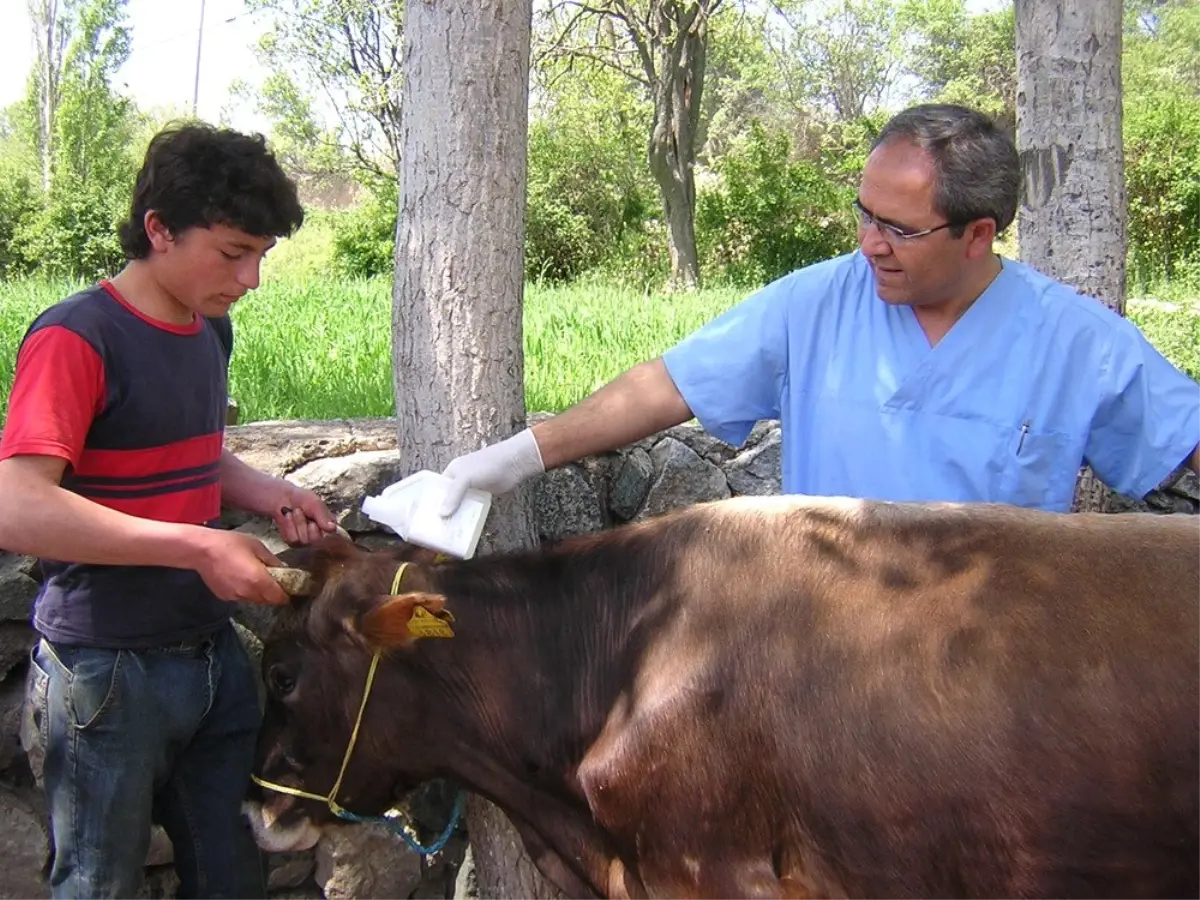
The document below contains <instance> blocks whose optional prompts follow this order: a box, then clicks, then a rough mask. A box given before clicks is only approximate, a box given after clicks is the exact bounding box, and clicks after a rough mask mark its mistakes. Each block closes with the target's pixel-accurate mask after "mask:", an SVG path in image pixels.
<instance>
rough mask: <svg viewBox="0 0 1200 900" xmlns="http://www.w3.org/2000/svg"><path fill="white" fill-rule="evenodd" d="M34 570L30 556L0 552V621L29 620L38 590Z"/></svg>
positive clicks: (33, 562) (34, 562) (35, 568)
mask: <svg viewBox="0 0 1200 900" xmlns="http://www.w3.org/2000/svg"><path fill="white" fill-rule="evenodd" d="M36 570H37V561H36V560H35V559H33V558H32V557H29V556H16V555H14V554H11V553H0V621H5V622H7V621H13V622H28V621H29V619H30V616H31V615H32V614H33V600H34V598H35V597H36V596H37V592H38V583H37V581H35V580H34V578H33V573H34V572H36Z"/></svg>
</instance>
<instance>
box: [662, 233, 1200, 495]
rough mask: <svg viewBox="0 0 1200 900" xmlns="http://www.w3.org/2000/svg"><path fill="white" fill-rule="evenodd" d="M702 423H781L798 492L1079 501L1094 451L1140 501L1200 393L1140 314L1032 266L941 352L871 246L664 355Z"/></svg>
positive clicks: (987, 301) (1010, 278) (1182, 450)
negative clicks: (880, 269)
mask: <svg viewBox="0 0 1200 900" xmlns="http://www.w3.org/2000/svg"><path fill="white" fill-rule="evenodd" d="M663 358H664V361H665V363H666V366H667V371H668V372H669V373H670V375H671V378H672V379H674V381H675V384H676V386H677V387H678V388H679V391H680V393H682V394H683V397H684V399H685V400H686V401H687V403H688V406H689V407H690V408H691V410H692V412H693V413H694V414H695V416H696V418H697V419H698V420H699V421H700V423H701V424H702V425H703V426H704V427H705V428H706V429H707V430H708V431H709V432H710V433H712V434H713V435H715V436H716V437H718V438H720V439H721V440H723V441H725V442H727V443H730V444H733V445H734V446H738V445H740V444H742V443H743V442H744V441H745V439H746V437H747V435H748V434H749V432H750V429H751V428H752V427H753V425H754V423H755V422H756V421H758V420H760V419H779V420H780V424H781V430H782V437H783V473H782V474H783V490H784V492H785V493H804V494H818V495H830V496H833V495H842V496H851V497H864V498H871V499H879V500H959V501H989V502H1000V503H1009V504H1014V505H1017V506H1028V507H1036V508H1041V509H1048V510H1056V511H1064V512H1065V511H1067V510H1069V509H1070V505H1071V499H1072V495H1073V493H1074V488H1075V480H1076V476H1077V474H1078V470H1079V467H1080V465H1081V464H1082V461H1083V460H1085V459H1086V460H1087V461H1088V462H1089V463H1090V464H1091V465H1092V468H1093V469H1095V471H1096V473H1097V474H1098V475H1099V476H1100V477H1101V478H1102V479H1103V480H1104V482H1105V483H1106V484H1108V485H1109V486H1110V487H1112V488H1114V489H1115V490H1117V491H1119V492H1121V493H1123V494H1127V495H1131V496H1135V497H1142V496H1144V495H1145V494H1147V493H1148V492H1149V491H1150V490H1152V489H1153V488H1154V487H1155V486H1156V485H1157V484H1158V483H1159V482H1160V481H1162V479H1163V478H1165V477H1166V476H1167V475H1168V474H1169V473H1170V472H1171V470H1172V469H1173V468H1174V467H1175V466H1177V465H1179V463H1180V462H1182V461H1183V460H1184V459H1185V458H1186V457H1187V455H1188V454H1189V453H1191V452H1192V450H1193V448H1195V446H1196V444H1197V442H1200V386H1198V385H1197V384H1196V382H1195V381H1192V380H1191V379H1190V378H1188V377H1187V376H1186V375H1184V374H1182V373H1181V372H1179V371H1178V370H1177V369H1175V368H1174V367H1173V366H1172V365H1171V364H1170V363H1169V362H1167V361H1166V360H1165V359H1164V358H1163V357H1162V355H1161V354H1160V353H1159V352H1158V351H1157V350H1155V349H1154V347H1152V346H1151V345H1150V343H1149V342H1148V341H1146V339H1145V338H1144V337H1143V336H1142V334H1141V332H1140V331H1138V329H1137V328H1136V326H1134V325H1133V324H1132V323H1131V322H1129V321H1127V320H1125V319H1122V318H1121V317H1120V316H1118V315H1116V314H1115V313H1113V312H1111V311H1110V310H1108V309H1107V308H1106V307H1105V306H1104V305H1103V304H1101V303H1099V302H1097V301H1096V300H1093V299H1091V298H1089V297H1084V296H1082V295H1080V294H1078V293H1077V292H1076V291H1074V290H1073V289H1071V288H1068V287H1066V286H1065V285H1062V284H1059V283H1058V282H1055V281H1053V280H1051V279H1049V278H1047V277H1046V276H1044V275H1042V274H1041V273H1039V272H1037V271H1036V270H1034V269H1031V268H1029V267H1028V266H1025V265H1022V264H1021V263H1017V262H1012V261H1009V260H1003V268H1002V271H1001V272H1000V274H999V275H998V276H997V277H996V279H995V281H993V282H992V284H991V285H990V286H989V287H988V289H987V290H986V291H984V293H983V294H982V295H981V296H980V297H979V299H978V300H976V301H975V303H974V304H972V306H971V307H970V308H969V309H968V310H967V311H966V312H965V313H964V314H963V316H962V318H961V319H959V321H958V322H956V323H955V325H954V326H953V327H952V328H951V329H950V331H949V332H948V333H947V334H946V335H945V337H943V338H942V340H941V341H940V342H938V344H937V345H936V346H934V347H930V346H929V341H928V339H927V338H926V337H925V333H924V332H923V331H922V330H921V326H920V325H919V324H918V322H917V319H916V317H915V316H914V314H913V311H912V309H911V308H910V307H908V306H895V305H891V304H888V303H885V302H884V301H882V300H880V299H879V297H878V296H877V295H876V293H875V282H874V278H873V276H872V273H871V268H870V266H869V264H868V263H867V261H866V259H865V258H864V257H863V256H862V254H861V253H858V252H855V253H853V254H850V255H847V256H842V257H838V258H836V259H832V260H829V261H827V262H823V263H819V264H817V265H814V266H810V267H808V268H805V269H801V270H799V271H797V272H793V273H792V274H790V275H787V276H785V277H784V278H781V279H779V280H778V281H776V282H773V283H772V284H770V285H768V286H766V287H765V288H763V289H762V290H760V291H758V292H757V293H755V294H753V295H751V296H750V297H749V298H747V299H746V300H745V301H743V302H742V303H741V304H739V305H738V306H736V307H735V308H733V309H731V310H730V311H728V312H727V313H725V314H723V315H722V316H720V317H718V318H717V319H714V320H713V321H712V322H710V323H709V324H707V325H705V326H704V327H703V328H701V329H700V330H699V331H697V332H696V333H694V334H692V335H690V336H689V337H688V338H686V339H685V340H683V341H682V342H681V343H679V344H678V345H676V346H675V347H673V348H671V349H670V350H668V351H667V352H666V353H665V354H664V357H663Z"/></svg>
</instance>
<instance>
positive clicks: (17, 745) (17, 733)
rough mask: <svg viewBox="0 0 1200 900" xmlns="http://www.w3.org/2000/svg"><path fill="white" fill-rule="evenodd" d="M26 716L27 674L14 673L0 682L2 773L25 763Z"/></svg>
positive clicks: (0, 767)
mask: <svg viewBox="0 0 1200 900" xmlns="http://www.w3.org/2000/svg"><path fill="white" fill-rule="evenodd" d="M24 715H25V673H24V672H23V671H22V672H19V673H13V675H12V677H10V678H6V679H4V681H2V682H0V772H5V771H7V770H8V768H9V766H11V765H12V764H13V760H14V759H18V758H20V759H21V761H22V762H24V758H25V750H24V748H22V746H21V718H22V716H24ZM0 868H2V866H0Z"/></svg>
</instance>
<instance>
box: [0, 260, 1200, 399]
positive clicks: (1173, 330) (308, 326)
mask: <svg viewBox="0 0 1200 900" xmlns="http://www.w3.org/2000/svg"><path fill="white" fill-rule="evenodd" d="M82 286H83V285H82V283H80V282H76V281H67V280H57V281H50V280H46V279H40V278H39V279H28V280H23V281H19V282H7V283H6V282H0V420H2V419H3V416H4V414H5V412H6V404H7V399H8V392H9V389H10V387H11V385H12V375H13V366H14V364H15V361H16V349H17V346H18V344H19V342H20V339H21V336H22V335H23V334H24V333H25V329H26V328H28V326H29V323H30V322H31V321H32V320H33V318H34V317H35V316H36V315H37V314H38V313H40V312H41V311H42V310H44V309H46V308H47V307H48V306H50V305H51V304H53V303H56V302H57V301H59V300H61V299H64V298H65V297H68V296H69V295H70V294H72V293H74V292H75V291H76V290H78V289H79V288H80V287H82ZM746 293H747V291H746V290H741V289H731V288H726V289H708V290H704V291H698V292H695V293H689V294H667V295H662V294H648V293H645V292H642V291H637V290H630V289H622V288H619V287H616V286H614V285H612V284H604V283H595V284H590V285H586V286H584V285H579V284H576V285H568V286H549V285H536V284H531V285H528V286H527V287H526V292H525V322H524V329H525V403H526V407H527V408H528V409H530V410H546V411H552V412H557V411H560V410H562V409H565V408H566V407H568V406H570V405H571V404H573V403H576V402H578V401H579V400H581V399H582V398H583V397H585V396H587V395H588V394H589V393H591V392H592V391H593V390H595V389H596V388H598V387H600V386H601V385H603V384H605V383H607V382H608V381H611V380H612V379H613V378H615V377H616V376H617V375H619V374H621V373H622V372H624V371H625V370H626V369H628V368H630V367H631V366H633V365H635V364H636V363H639V362H641V361H643V360H646V359H651V358H653V357H655V356H657V355H659V354H661V353H662V352H663V351H664V350H666V349H667V348H668V347H670V346H672V345H673V344H675V343H676V342H677V341H679V340H680V339H682V338H683V337H684V336H686V335H688V334H690V333H691V332H692V331H694V330H695V329H696V328H698V327H700V326H701V325H703V324H704V323H705V322H707V321H709V320H711V319H712V318H714V317H715V316H717V315H719V314H720V313H722V312H724V311H725V310H727V309H729V308H730V307H731V306H733V305H734V304H735V303H737V302H738V301H740V300H741V299H742V298H743V297H744V296H745V295H746ZM1129 317H1130V319H1131V320H1133V321H1134V322H1135V323H1136V324H1137V325H1138V326H1139V327H1140V328H1141V329H1142V330H1143V332H1144V333H1145V334H1146V336H1147V338H1149V340H1150V341H1151V343H1153V344H1154V345H1155V346H1156V347H1158V348H1159V349H1160V350H1161V351H1162V352H1163V353H1164V354H1165V355H1166V356H1167V358H1168V359H1170V360H1171V361H1172V362H1173V363H1174V364H1175V365H1177V366H1179V367H1180V368H1181V369H1183V370H1184V371H1186V372H1187V373H1188V374H1189V375H1191V377H1193V378H1196V379H1198V380H1200V315H1197V313H1196V312H1195V311H1194V310H1193V309H1192V308H1191V307H1179V308H1174V309H1172V308H1169V307H1164V306H1162V305H1156V304H1145V303H1142V304H1139V303H1131V304H1130V309H1129ZM233 319H234V327H235V329H236V333H237V341H236V349H235V351H234V355H233V361H232V364H231V371H230V379H231V392H232V394H233V396H234V397H236V399H237V400H238V403H239V406H240V408H241V413H242V417H243V421H260V420H263V419H281V418H302V419H333V418H344V417H348V416H386V415H391V414H392V413H393V411H394V405H393V402H392V381H391V282H390V280H389V279H386V278H375V279H369V280H365V279H340V280H332V279H329V278H325V279H314V278H305V279H303V280H297V279H295V278H293V277H291V276H289V275H285V274H283V273H280V277H278V278H275V279H271V280H267V281H264V282H263V286H262V288H260V289H259V290H257V291H255V292H254V293H253V294H251V295H250V296H248V297H246V298H245V299H244V300H242V301H241V302H239V303H238V304H237V306H235V307H234V310H233Z"/></svg>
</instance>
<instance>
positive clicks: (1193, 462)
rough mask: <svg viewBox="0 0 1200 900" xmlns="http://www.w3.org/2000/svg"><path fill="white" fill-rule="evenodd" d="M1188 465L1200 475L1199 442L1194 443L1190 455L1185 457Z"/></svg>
mask: <svg viewBox="0 0 1200 900" xmlns="http://www.w3.org/2000/svg"><path fill="white" fill-rule="evenodd" d="M1187 465H1188V467H1189V468H1190V469H1191V470H1192V471H1193V472H1195V473H1196V474H1197V475H1200V444H1197V445H1196V449H1195V450H1193V451H1192V455H1191V456H1189V457H1188V458H1187Z"/></svg>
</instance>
